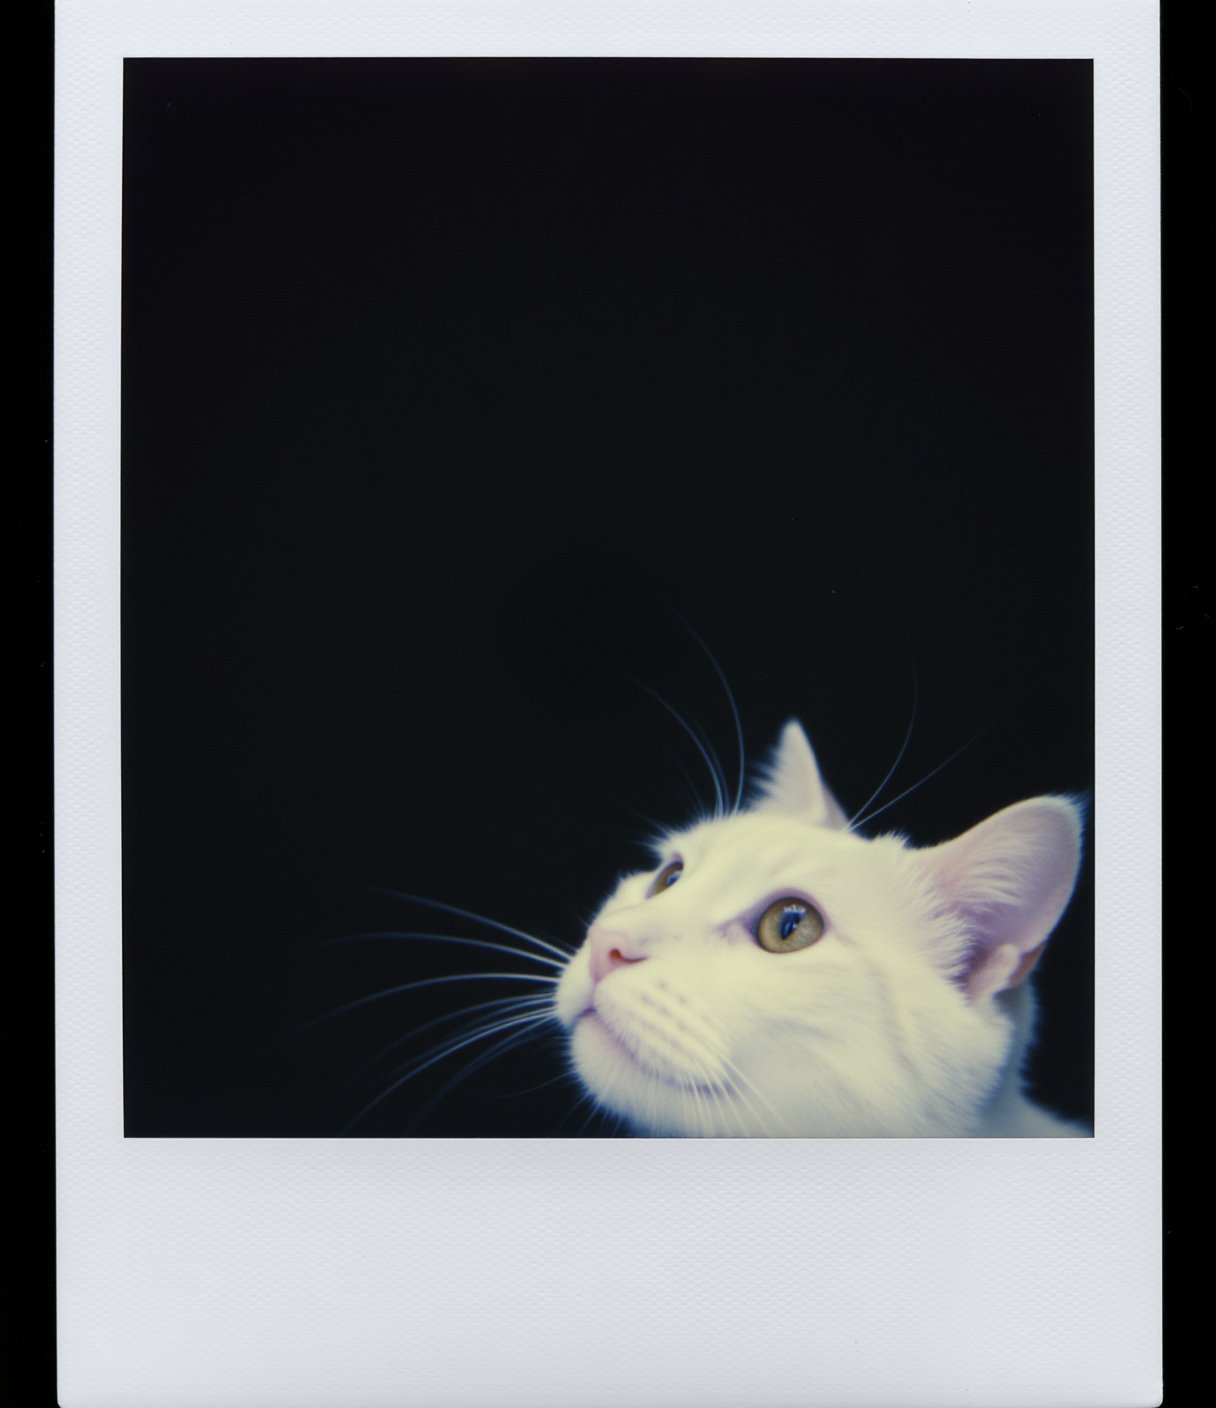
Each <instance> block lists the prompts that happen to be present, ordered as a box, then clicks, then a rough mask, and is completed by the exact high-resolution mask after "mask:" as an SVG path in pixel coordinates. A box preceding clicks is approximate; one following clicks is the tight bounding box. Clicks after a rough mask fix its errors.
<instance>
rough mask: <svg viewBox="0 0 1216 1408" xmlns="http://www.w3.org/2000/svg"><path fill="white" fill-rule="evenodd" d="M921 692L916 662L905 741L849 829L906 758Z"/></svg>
mask: <svg viewBox="0 0 1216 1408" xmlns="http://www.w3.org/2000/svg"><path fill="white" fill-rule="evenodd" d="M919 693H920V688H919V684H918V682H917V678H916V666H915V664H913V666H912V715H911V717H910V718H909V719H908V728H907V731H906V732H905V733H904V741H903V743H902V744H901V745H900V749H899V752H898V753H897V754H896V755H895V761H894V762H893V763H892V764H891V766H890V768H889V769H888V770H887V775H886V776H885V777H884V778H883V780H882V781H881V782H880V783H879V784H878V786H877V787H876V788H875V789H874V791H873V792H871V793H870V795H869V796H868V797H867V798H866V799H865V801H864V802H863V803H862V804H861V806H859V807H858V808H857V810H856V811H855V812H854V813H853V815H852V816H851V817H850V818H849V820H848V829H849V830H850V831H852V829H853V827H854V826H855V825H856V824H857V818H858V817H859V816H861V815H862V814H863V813H864V812H865V810H866V808H867V807H868V806H870V805H871V804H872V803H874V802H876V801H878V799H879V797H881V796H882V794H883V789H884V788H885V787H886V785H887V783H888V782H890V781H891V779H892V778H893V777H894V776H895V774H896V772H897V770H898V769H899V765H900V763H902V762H903V760H904V754H905V753H906V752H907V751H908V744H909V743H911V742H912V730H913V728H914V727H915V726H916V706H917V703H918V700H919Z"/></svg>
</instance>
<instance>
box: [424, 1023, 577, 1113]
mask: <svg viewBox="0 0 1216 1408" xmlns="http://www.w3.org/2000/svg"><path fill="white" fill-rule="evenodd" d="M556 1020H557V1018H556V1017H555V1016H554V1015H553V1014H552V1013H547V1014H544V1015H542V1016H540V1017H537V1018H534V1019H533V1021H532V1024H531V1025H530V1026H529V1025H525V1027H524V1030H523V1031H514V1032H510V1033H508V1035H507V1036H505V1037H504V1038H503V1039H502V1040H501V1041H496V1042H495V1043H494V1045H493V1046H491V1047H490V1048H489V1049H488V1050H487V1051H483V1052H481V1053H480V1054H479V1055H478V1056H477V1057H476V1059H475V1060H473V1061H470V1062H469V1064H468V1065H467V1066H464V1067H463V1068H462V1069H461V1070H459V1071H458V1072H457V1073H456V1074H455V1075H454V1076H452V1077H451V1079H450V1080H448V1081H446V1082H445V1083H444V1084H443V1085H441V1086H440V1087H439V1089H438V1090H437V1091H436V1092H435V1094H434V1095H432V1096H431V1098H430V1099H429V1100H428V1101H427V1102H426V1104H425V1105H423V1106H422V1108H421V1109H420V1110H419V1111H418V1112H417V1114H416V1115H415V1116H414V1118H413V1120H412V1121H411V1128H413V1127H415V1126H416V1125H417V1124H418V1123H419V1122H420V1121H421V1120H424V1119H425V1118H426V1117H427V1115H429V1114H430V1112H431V1111H432V1110H433V1109H434V1108H435V1106H436V1105H438V1104H439V1102H440V1101H441V1100H442V1099H443V1098H444V1096H446V1095H448V1094H449V1093H450V1092H451V1091H453V1090H455V1088H456V1087H457V1086H458V1085H460V1084H461V1082H462V1081H465V1080H467V1079H468V1078H469V1076H471V1075H472V1074H473V1072H474V1071H477V1070H480V1069H481V1067H482V1066H484V1065H487V1064H488V1063H489V1062H490V1061H492V1060H494V1058H495V1057H496V1056H500V1055H503V1054H505V1053H506V1052H507V1051H510V1050H513V1049H514V1048H515V1047H518V1046H522V1045H523V1044H524V1043H525V1042H528V1041H532V1040H534V1039H535V1037H536V1035H537V1032H538V1030H539V1029H540V1028H542V1027H543V1026H545V1025H546V1023H548V1022H554V1021H556Z"/></svg>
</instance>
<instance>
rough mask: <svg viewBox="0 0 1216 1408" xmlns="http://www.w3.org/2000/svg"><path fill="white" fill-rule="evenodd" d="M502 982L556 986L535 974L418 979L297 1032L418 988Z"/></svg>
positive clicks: (326, 1014) (354, 1003)
mask: <svg viewBox="0 0 1216 1408" xmlns="http://www.w3.org/2000/svg"><path fill="white" fill-rule="evenodd" d="M499 979H501V980H503V981H505V982H512V983H545V984H547V985H549V986H554V987H555V986H556V985H557V979H556V978H548V977H542V976H540V975H538V974H535V973H445V974H444V975H443V976H442V977H438V978H419V979H416V980H415V981H414V982H412V983H398V984H397V986H395V987H391V988H383V989H382V990H381V991H380V992H372V993H368V994H367V995H366V996H365V997H356V998H355V999H354V1000H353V1001H351V1002H344V1003H342V1004H341V1006H339V1007H334V1008H331V1009H330V1010H329V1011H328V1012H322V1013H321V1015H320V1016H319V1017H313V1018H312V1019H311V1020H310V1021H307V1022H304V1023H303V1024H302V1025H301V1026H300V1027H299V1028H298V1029H297V1030H298V1031H309V1030H311V1029H312V1028H313V1027H315V1026H318V1025H319V1024H320V1023H321V1022H329V1021H332V1020H333V1019H334V1018H335V1017H341V1016H344V1015H345V1014H346V1013H347V1012H354V1011H356V1010H357V1009H358V1008H360V1007H366V1006H367V1005H368V1003H370V1002H383V1001H384V1000H385V999H386V998H389V997H396V996H397V995H398V994H399V993H403V992H415V991H417V990H418V989H419V988H434V987H442V986H443V985H444V984H446V983H474V982H479V981H481V982H486V981H492V980H493V981H497V980H499Z"/></svg>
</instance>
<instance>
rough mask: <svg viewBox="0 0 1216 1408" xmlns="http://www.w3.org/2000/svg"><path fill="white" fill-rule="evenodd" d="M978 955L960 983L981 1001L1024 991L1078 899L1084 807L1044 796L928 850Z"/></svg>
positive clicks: (938, 879) (925, 852) (966, 967)
mask: <svg viewBox="0 0 1216 1408" xmlns="http://www.w3.org/2000/svg"><path fill="white" fill-rule="evenodd" d="M920 854H921V856H922V857H924V858H925V859H926V860H927V861H928V863H929V866H930V868H931V870H932V872H933V875H934V878H935V880H936V883H937V886H938V888H939V890H940V892H941V894H942V896H943V897H944V899H945V900H946V903H947V905H948V906H949V907H950V909H951V910H953V911H954V913H955V914H956V915H957V916H958V917H959V918H961V920H962V922H963V925H964V928H965V931H966V934H967V937H968V939H969V941H970V950H969V952H968V955H967V959H966V963H965V965H964V967H963V970H962V971H961V972H960V973H959V974H957V975H956V976H957V978H958V981H959V982H960V983H961V984H962V986H963V987H964V988H965V990H966V992H967V995H968V996H969V997H971V998H972V999H973V1000H976V1001H978V1000H979V999H980V998H983V997H988V996H989V995H991V994H992V993H997V992H1002V991H1003V990H1004V989H1006V988H1011V987H1016V986H1017V984H1018V983H1020V982H1021V981H1022V980H1023V979H1024V978H1025V977H1026V976H1027V974H1029V972H1030V970H1031V969H1032V968H1033V967H1034V965H1035V963H1037V962H1038V959H1039V956H1040V954H1041V953H1042V951H1043V949H1044V947H1045V946H1046V943H1047V938H1048V936H1049V935H1050V933H1051V931H1052V930H1053V929H1054V928H1055V926H1056V924H1057V922H1058V921H1059V918H1060V916H1061V915H1062V914H1063V913H1064V908H1065V906H1066V905H1067V904H1068V901H1069V899H1070V898H1071V897H1072V892H1073V888H1074V887H1075V885H1076V883H1077V871H1078V869H1079V867H1080V864H1081V809H1080V807H1079V806H1078V805H1077V804H1076V803H1075V802H1073V801H1071V800H1070V799H1069V798H1067V797H1036V798H1034V799H1033V800H1032V801H1029V802H1019V803H1017V805H1016V806H1012V807H1006V808H1005V810H1004V811H1000V812H997V813H996V814H995V815H994V816H990V817H989V818H988V820H987V821H982V822H980V824H979V825H978V826H973V827H972V828H971V830H970V831H965V832H964V833H963V834H962V835H961V836H958V837H956V838H955V839H954V840H953V841H946V842H945V843H944V844H943V845H940V846H933V847H930V848H929V849H927V850H923V851H921V852H920Z"/></svg>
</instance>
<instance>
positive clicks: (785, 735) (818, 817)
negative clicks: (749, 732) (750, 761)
mask: <svg viewBox="0 0 1216 1408" xmlns="http://www.w3.org/2000/svg"><path fill="white" fill-rule="evenodd" d="M752 810H753V811H756V812H776V813H778V814H779V815H781V816H800V817H803V818H805V819H806V820H807V821H811V822H814V823H815V825H817V826H834V827H837V828H843V827H846V826H848V824H849V822H848V818H847V817H846V816H845V814H844V812H843V811H842V810H841V808H840V804H839V803H838V802H837V801H836V798H835V797H833V796H832V794H831V793H830V792H829V791H828V789H827V787H826V786H825V785H824V781H823V778H822V777H821V776H820V775H819V764H818V763H816V761H815V754H814V751H813V750H812V748H811V741H810V739H809V738H807V736H806V733H805V732H804V731H803V728H802V725H801V724H800V723H799V722H798V720H797V719H791V720H790V721H789V723H788V724H786V726H785V727H784V728H783V729H782V730H781V737H780V739H779V740H778V742H777V747H776V748H775V749H774V750H773V755H772V757H771V758H770V759H769V763H768V766H767V768H766V769H765V771H764V776H763V780H762V782H761V786H760V795H759V797H758V798H757V800H756V801H755V803H754V804H753V806H752Z"/></svg>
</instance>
